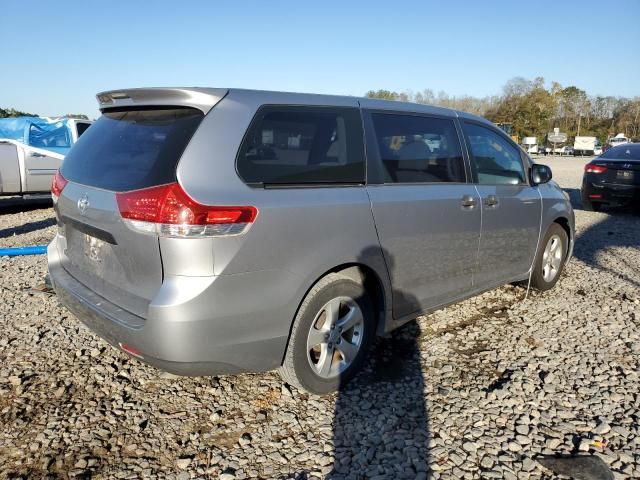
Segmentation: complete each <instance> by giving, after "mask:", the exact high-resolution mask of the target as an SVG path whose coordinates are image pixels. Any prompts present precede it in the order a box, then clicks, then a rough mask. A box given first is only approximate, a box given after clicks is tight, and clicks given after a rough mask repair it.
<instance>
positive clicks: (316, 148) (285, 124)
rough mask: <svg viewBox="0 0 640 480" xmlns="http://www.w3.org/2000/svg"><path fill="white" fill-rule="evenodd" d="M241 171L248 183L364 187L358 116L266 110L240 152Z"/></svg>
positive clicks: (341, 111)
mask: <svg viewBox="0 0 640 480" xmlns="http://www.w3.org/2000/svg"><path fill="white" fill-rule="evenodd" d="M237 168H238V173H239V175H240V177H241V178H242V179H243V180H244V181H245V182H247V183H257V184H313V183H320V184H327V183H337V184H341V183H348V184H350V183H364V179H365V165H364V146H363V140H362V122H361V119H360V112H359V110H358V109H355V108H327V107H275V106H269V107H264V108H262V109H261V110H260V111H259V112H258V114H257V115H256V118H255V119H254V121H253V123H252V125H251V127H249V132H248V133H247V135H246V137H245V139H244V141H243V144H242V146H241V147H240V152H239V154H238V163H237Z"/></svg>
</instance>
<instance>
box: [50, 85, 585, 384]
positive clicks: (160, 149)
mask: <svg viewBox="0 0 640 480" xmlns="http://www.w3.org/2000/svg"><path fill="white" fill-rule="evenodd" d="M97 97H98V101H99V104H100V110H101V111H102V116H101V117H100V118H99V120H97V121H96V122H95V123H94V125H93V126H92V127H91V128H90V129H89V130H87V132H86V133H85V134H84V135H83V136H82V137H81V138H80V139H79V141H78V143H77V144H76V145H75V146H74V147H73V149H72V150H71V152H70V153H69V154H68V156H67V157H66V159H65V161H64V163H63V165H62V167H61V169H60V171H59V173H58V174H57V175H56V177H55V179H54V182H53V187H52V195H53V198H54V202H55V211H56V216H57V222H58V232H57V235H56V237H55V239H54V240H53V242H52V243H51V244H50V245H49V248H48V262H49V272H50V277H51V280H52V283H53V286H54V288H55V291H56V292H57V295H58V298H59V299H60V301H61V302H62V304H63V305H65V306H66V307H67V308H68V309H69V310H70V311H71V312H73V313H74V314H75V315H76V316H77V317H78V319H80V320H81V321H82V322H83V323H85V324H86V325H87V326H89V327H90V328H91V329H92V330H93V331H95V332H96V333H97V334H98V335H100V336H101V337H103V338H104V339H105V340H107V341H108V342H109V343H111V344H112V345H113V346H115V347H116V348H119V349H121V350H123V351H125V352H127V353H128V354H130V355H132V356H134V357H137V358H139V359H140V360H142V361H144V362H147V363H149V364H151V365H154V366H156V367H158V368H160V369H163V370H166V371H169V372H172V373H175V374H180V375H213V374H224V373H227V374H233V373H238V372H243V371H254V372H255V371H266V370H271V369H279V372H280V374H281V376H282V378H283V379H284V380H285V381H286V382H288V383H290V384H293V385H296V386H298V387H300V388H302V389H305V390H307V391H309V392H313V393H326V392H330V391H334V390H336V389H338V388H339V387H340V386H341V385H343V384H344V383H345V382H346V381H348V380H349V379H350V378H352V377H353V376H354V374H355V373H356V372H357V371H358V369H359V368H360V367H361V366H362V364H363V361H364V359H365V357H366V354H367V350H368V349H369V347H370V346H371V344H372V342H373V341H374V339H375V337H376V335H384V334H386V333H387V332H389V331H391V330H393V329H395V328H397V327H399V326H400V325H402V324H404V323H405V322H407V321H409V320H411V319H413V318H415V317H416V316H418V315H419V314H422V313H425V312H430V311H433V310H435V309H438V308H442V307H444V306H446V305H448V304H451V303H453V302H457V301H460V300H462V299H465V298H468V297H471V296H473V295H477V294H479V293H480V292H483V291H486V290H488V289H491V288H495V287H498V286H500V285H503V284H506V283H510V282H520V281H525V282H527V283H529V284H530V285H531V286H532V287H535V288H537V289H540V290H547V289H549V288H551V287H553V286H554V285H555V283H556V282H557V281H558V278H559V276H560V274H561V272H562V269H563V266H564V264H565V262H566V261H567V259H568V258H570V256H571V252H572V248H573V240H574V216H573V211H572V209H571V205H570V203H569V201H568V199H567V198H566V197H565V195H564V194H563V192H562V191H561V189H560V188H559V187H558V186H557V185H556V184H555V183H554V182H550V179H551V171H550V170H549V168H548V167H545V166H543V165H537V164H534V163H532V162H531V160H530V159H529V158H528V157H527V155H526V154H525V153H524V152H523V151H522V149H520V148H519V147H518V145H516V144H515V143H513V141H512V140H511V139H510V138H509V137H508V136H507V135H505V134H504V133H503V132H502V131H501V130H500V129H498V128H496V127H495V126H494V125H493V124H492V123H490V122H488V121H486V120H484V119H482V118H479V117H476V116H473V115H470V114H467V113H463V112H458V111H454V110H449V109H444V108H436V107H431V106H425V105H415V104H410V103H401V102H393V101H381V100H373V99H368V98H354V97H338V96H324V95H310V94H297V93H280V92H265V91H249V90H238V89H208V88H144V89H130V90H117V91H110V92H104V93H100V94H98V96H97Z"/></svg>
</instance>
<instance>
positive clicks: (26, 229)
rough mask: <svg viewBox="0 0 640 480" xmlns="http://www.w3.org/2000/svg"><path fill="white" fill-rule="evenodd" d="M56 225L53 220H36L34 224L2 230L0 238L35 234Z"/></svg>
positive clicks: (29, 223)
mask: <svg viewBox="0 0 640 480" xmlns="http://www.w3.org/2000/svg"><path fill="white" fill-rule="evenodd" d="M55 224H56V219H55V218H46V219H44V220H37V221H35V222H28V223H25V224H23V225H18V226H17V227H9V228H3V229H1V230H0V238H8V237H12V236H14V235H24V234H25V233H30V232H35V231H37V230H43V229H45V228H49V227H52V226H53V225H55Z"/></svg>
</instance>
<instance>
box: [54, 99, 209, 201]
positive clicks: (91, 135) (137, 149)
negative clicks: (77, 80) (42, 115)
mask: <svg viewBox="0 0 640 480" xmlns="http://www.w3.org/2000/svg"><path fill="white" fill-rule="evenodd" d="M202 117H203V114H202V112H200V111H199V110H195V109H191V108H180V109H176V108H172V109H168V108H167V109H153V110H130V111H117V112H106V113H104V114H103V115H102V116H101V117H100V118H99V119H98V121H97V122H95V123H94V124H93V125H92V126H91V128H88V129H87V130H86V132H85V133H84V134H83V135H82V136H81V137H80V138H79V139H78V142H77V143H76V144H75V146H74V147H73V148H72V149H71V151H70V152H69V154H68V155H67V156H66V158H65V159H64V162H63V163H62V168H61V172H62V175H64V177H65V178H66V179H68V180H70V181H72V182H77V183H81V184H83V185H88V186H91V187H98V188H103V189H105V190H112V191H116V192H122V191H127V190H137V189H140V188H146V187H152V186H156V185H162V184H165V183H171V182H174V181H175V180H176V166H177V164H178V160H179V159H180V156H181V155H182V152H183V151H184V149H185V148H186V146H187V143H189V140H190V139H191V136H192V135H193V133H194V132H195V131H196V129H197V128H198V125H199V124H200V121H201V120H202Z"/></svg>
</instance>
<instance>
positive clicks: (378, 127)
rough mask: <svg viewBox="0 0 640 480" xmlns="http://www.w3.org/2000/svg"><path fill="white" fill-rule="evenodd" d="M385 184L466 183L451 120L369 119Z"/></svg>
mask: <svg viewBox="0 0 640 480" xmlns="http://www.w3.org/2000/svg"><path fill="white" fill-rule="evenodd" d="M371 118H372V120H373V126H374V129H375V136H376V140H377V144H378V151H379V152H380V161H381V163H382V177H383V181H384V182H385V183H442V182H465V181H466V175H465V171H464V160H463V158H462V149H461V148H460V142H459V141H458V135H457V132H456V127H455V124H454V122H453V120H448V119H443V118H435V117H426V116H424V117H423V116H418V115H401V114H390V113H373V114H372V115H371Z"/></svg>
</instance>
